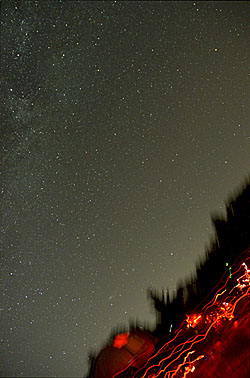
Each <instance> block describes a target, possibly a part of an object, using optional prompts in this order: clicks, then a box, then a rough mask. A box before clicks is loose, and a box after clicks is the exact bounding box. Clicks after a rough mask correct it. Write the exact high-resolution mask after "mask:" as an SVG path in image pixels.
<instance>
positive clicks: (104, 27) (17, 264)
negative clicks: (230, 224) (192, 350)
mask: <svg viewBox="0 0 250 378" xmlns="http://www.w3.org/2000/svg"><path fill="white" fill-rule="evenodd" d="M249 14H250V13H249V2H221V1H219V2H144V1H138V2H127V1H123V2H121V1H104V2H101V1H100V2H95V1H90V2H87V1H86V2H84V1H56V0H54V1H17V2H15V1H7V0H5V1H2V5H1V71H2V72H1V73H2V79H1V80H2V91H1V121H0V123H1V136H0V138H1V161H2V164H1V177H2V179H1V187H2V196H1V214H2V216H1V220H2V221H1V278H2V285H1V286H2V290H1V308H0V310H1V315H2V321H1V324H2V331H1V345H2V346H1V355H2V357H1V359H2V363H1V376H4V377H6V376H16V377H17V376H27V377H34V376H36V377H39V376H43V377H52V376H54V377H55V376H56V377H63V376H64V377H66V376H67V377H74V376H75V377H80V376H83V375H84V374H86V372H87V367H88V362H87V356H88V353H89V352H90V350H91V348H92V349H94V350H98V348H99V347H100V346H101V345H103V343H105V342H106V340H107V338H108V336H109V334H110V331H111V330H112V329H113V328H115V327H116V326H117V324H118V325H122V324H124V325H128V324H129V319H131V318H132V319H135V318H138V319H139V320H141V321H148V322H149V324H154V322H155V315H154V311H153V309H152V308H151V307H150V303H149V301H148V299H147V289H148V288H150V287H152V288H156V289H159V290H161V289H162V287H164V289H167V288H170V291H173V290H174V288H175V286H176V284H177V283H178V282H179V280H180V279H183V278H185V277H187V276H189V274H190V273H191V271H194V269H195V263H196V262H197V261H198V259H199V257H201V256H203V255H204V247H205V244H206V243H208V242H209V238H210V237H211V235H212V232H213V231H212V224H211V214H210V213H211V212H214V211H222V210H223V209H224V200H226V199H227V198H228V195H229V194H231V193H233V192H234V190H235V189H237V188H238V187H239V186H240V184H241V183H242V181H243V180H244V179H245V178H246V176H247V175H248V174H249V172H250V126H249V116H250V111H249V109H250V107H249V103H250V101H249V90H250V85H249V70H248V68H249V63H250V52H249V51H250V50H249V38H248V37H249V30H248V25H249V20H250V18H249Z"/></svg>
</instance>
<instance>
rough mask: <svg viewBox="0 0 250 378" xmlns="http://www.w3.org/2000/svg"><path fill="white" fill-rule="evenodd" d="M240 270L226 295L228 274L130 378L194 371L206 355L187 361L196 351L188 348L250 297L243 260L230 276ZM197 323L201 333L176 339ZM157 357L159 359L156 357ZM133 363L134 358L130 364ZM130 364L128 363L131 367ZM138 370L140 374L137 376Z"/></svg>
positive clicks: (171, 377)
mask: <svg viewBox="0 0 250 378" xmlns="http://www.w3.org/2000/svg"><path fill="white" fill-rule="evenodd" d="M248 260H249V258H247V261H248ZM232 266H233V265H232ZM242 269H244V274H243V275H241V276H240V277H238V278H236V282H237V284H236V285H235V286H234V287H233V288H232V289H231V290H230V292H229V293H228V295H227V288H226V285H227V283H228V281H229V277H228V278H227V280H226V282H225V283H224V284H223V286H222V288H220V289H219V290H217V292H216V294H215V295H214V297H213V299H212V300H211V301H210V302H208V303H207V304H206V305H205V306H204V307H203V308H202V313H200V314H198V315H196V314H194V315H187V319H186V321H184V322H182V323H181V325H180V327H179V328H178V329H177V330H176V331H175V332H176V334H175V336H174V337H173V338H172V339H171V340H169V341H168V342H166V344H164V345H163V346H162V347H161V348H160V349H159V351H157V352H156V353H155V354H154V355H153V356H151V357H150V358H149V359H148V361H147V363H146V364H145V365H144V366H143V367H142V368H141V369H140V370H138V371H137V373H135V375H133V378H135V377H137V378H139V377H140V378H158V377H160V376H161V377H162V374H164V378H174V377H176V376H177V374H180V373H181V374H183V375H182V378H186V376H187V375H188V374H189V373H191V372H194V370H195V369H196V367H195V363H196V362H197V361H198V360H200V359H202V358H204V357H205V356H204V355H200V356H198V357H196V358H194V360H193V361H190V355H191V354H193V353H195V350H191V349H192V348H193V346H194V345H195V344H198V343H201V342H203V341H204V340H205V339H206V338H207V336H208V335H209V333H210V332H211V330H212V329H216V328H218V326H219V327H222V326H223V325H224V324H226V323H227V322H228V321H231V320H232V319H233V318H234V313H235V310H236V306H237V305H238V303H239V302H240V301H241V300H242V299H243V298H245V297H247V296H250V269H249V268H248V266H247V264H246V263H245V262H244V263H242V264H241V265H240V267H239V268H238V269H237V270H235V271H234V272H233V273H232V277H233V276H235V275H236V274H238V273H239V271H240V270H242ZM220 282H221V281H220ZM230 282H231V280H230ZM198 323H200V324H201V325H203V330H202V331H201V332H202V333H198V332H197V331H196V332H197V333H198V334H196V335H193V336H191V337H189V338H188V339H187V340H186V341H184V342H179V343H178V339H180V338H182V337H183V336H185V332H186V329H187V328H190V327H191V328H193V329H194V328H195V327H196V325H197V324H198ZM185 324H187V325H185ZM236 324H237V321H236V322H235V323H234V326H235V325H236ZM204 328H205V329H204ZM199 329H200V327H199ZM180 341H181V340H180ZM174 342H175V343H174ZM176 344H177V345H176ZM166 354H167V355H166ZM161 356H162V358H161ZM138 357H139V356H137V358H138ZM156 358H158V361H157V363H156V362H155V363H154V360H155V359H156ZM159 358H161V359H160V360H159ZM133 362H134V360H133V361H132V363H133ZM132 363H131V364H130V365H129V366H132ZM185 365H187V366H185ZM147 366H148V367H147ZM146 367H147V368H146ZM127 368H128V367H126V368H125V369H123V370H122V371H120V372H119V373H116V374H115V375H114V376H113V377H112V378H115V377H117V376H118V375H119V374H120V373H122V372H125V371H126V369H127ZM183 368H184V369H185V370H184V371H183V373H182V372H181V370H182V369H183ZM145 369H146V370H145ZM142 371H144V373H142ZM140 372H141V374H142V375H139V374H140ZM178 377H179V375H178Z"/></svg>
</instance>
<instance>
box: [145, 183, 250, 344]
mask: <svg viewBox="0 0 250 378" xmlns="http://www.w3.org/2000/svg"><path fill="white" fill-rule="evenodd" d="M212 222H213V226H214V230H215V234H214V238H213V240H212V241H211V242H210V246H209V247H208V248H207V249H206V251H205V257H204V258H203V259H202V260H201V261H199V262H198V263H197V264H196V274H195V276H193V277H189V278H188V279H186V280H185V281H184V283H182V284H179V285H178V287H177V291H176V295H175V296H174V297H173V298H170V296H169V292H168V291H167V293H166V294H165V293H164V291H163V292H162V293H159V292H157V291H156V290H153V291H152V290H148V297H149V299H150V300H151V301H152V304H153V307H154V308H155V310H156V313H157V325H156V329H155V330H154V332H153V333H154V334H155V336H157V337H159V338H161V337H163V336H165V335H167V334H168V333H169V332H170V331H174V329H175V328H176V327H177V326H178V325H179V324H180V323H181V322H182V321H183V320H184V319H185V314H187V313H189V312H191V311H193V309H194V308H196V309H197V310H198V311H199V310H201V304H202V302H203V301H204V299H205V298H206V301H209V300H210V299H212V296H213V294H214V290H213V289H214V288H215V286H216V285H217V283H218V282H219V280H220V279H221V277H222V275H223V273H224V272H225V271H228V273H229V274H230V271H229V268H230V267H231V265H232V264H233V262H234V261H235V260H236V258H237V257H238V256H240V255H241V253H243V252H244V251H245V250H247V249H248V248H249V247H250V179H249V178H248V179H247V180H246V181H245V183H244V184H243V185H242V188H241V190H240V191H239V192H238V193H237V195H234V196H231V197H230V198H229V200H228V201H227V202H226V216H223V215H221V214H216V213H215V214H213V215H212ZM227 277H228V275H227V276H226V278H227Z"/></svg>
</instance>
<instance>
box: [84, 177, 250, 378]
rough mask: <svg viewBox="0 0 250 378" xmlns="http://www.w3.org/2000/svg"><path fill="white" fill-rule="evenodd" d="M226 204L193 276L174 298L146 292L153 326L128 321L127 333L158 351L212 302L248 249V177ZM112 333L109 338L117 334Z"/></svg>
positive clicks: (91, 359)
mask: <svg viewBox="0 0 250 378" xmlns="http://www.w3.org/2000/svg"><path fill="white" fill-rule="evenodd" d="M225 205H226V215H222V214H218V213H214V214H212V223H213V226H214V236H213V239H212V240H211V242H210V245H209V246H208V247H207V248H206V250H205V256H204V258H203V259H200V261H199V262H198V263H197V264H196V273H195V275H193V276H191V277H189V278H187V279H186V280H185V281H184V282H182V283H180V284H179V285H178V286H177V290H176V295H175V296H173V297H170V294H169V291H168V290H167V291H166V292H165V291H164V290H163V291H162V292H159V291H157V290H156V289H154V290H152V289H148V298H149V300H150V301H151V304H152V306H153V308H154V309H155V311H156V315H157V319H156V325H155V327H153V329H152V327H149V326H147V325H146V324H145V323H144V324H143V322H140V321H138V320H136V321H130V330H131V329H136V328H142V329H144V330H145V331H148V332H150V333H151V334H152V336H154V337H156V338H157V339H159V343H158V345H157V349H158V348H160V347H161V344H162V343H164V339H165V338H166V337H168V335H170V333H172V332H173V331H174V330H175V329H176V328H177V327H178V326H179V325H180V323H181V322H182V321H183V320H184V319H185V318H186V314H188V313H191V312H193V311H194V309H195V310H196V311H200V310H201V308H202V306H203V305H204V301H206V303H207V302H208V301H209V300H211V299H212V297H213V295H214V293H215V287H216V285H217V284H218V283H219V281H220V280H221V279H223V274H224V280H226V279H227V278H228V275H229V274H230V267H231V266H232V264H233V263H234V262H235V260H236V259H237V258H239V257H240V256H241V254H242V253H243V252H244V251H246V250H247V249H249V248H250V177H249V178H247V179H246V180H245V182H244V183H243V184H242V186H241V189H240V190H239V191H238V193H236V194H234V195H231V197H229V199H228V201H226V203H225ZM118 331H120V332H121V331H123V332H124V329H123V330H121V329H120V330H119V329H118V328H117V329H116V332H115V331H114V330H113V333H112V334H111V339H112V337H113V336H114V335H115V334H117V333H118ZM95 357H96V354H95V353H93V352H92V353H90V355H89V364H90V369H89V374H88V376H87V378H93V377H94V370H95V369H94V366H95Z"/></svg>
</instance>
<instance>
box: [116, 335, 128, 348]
mask: <svg viewBox="0 0 250 378" xmlns="http://www.w3.org/2000/svg"><path fill="white" fill-rule="evenodd" d="M128 336H129V334H128V333H120V335H117V336H116V337H115V338H114V340H113V346H114V347H115V348H116V349H121V348H122V347H124V345H126V344H127V343H128Z"/></svg>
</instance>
